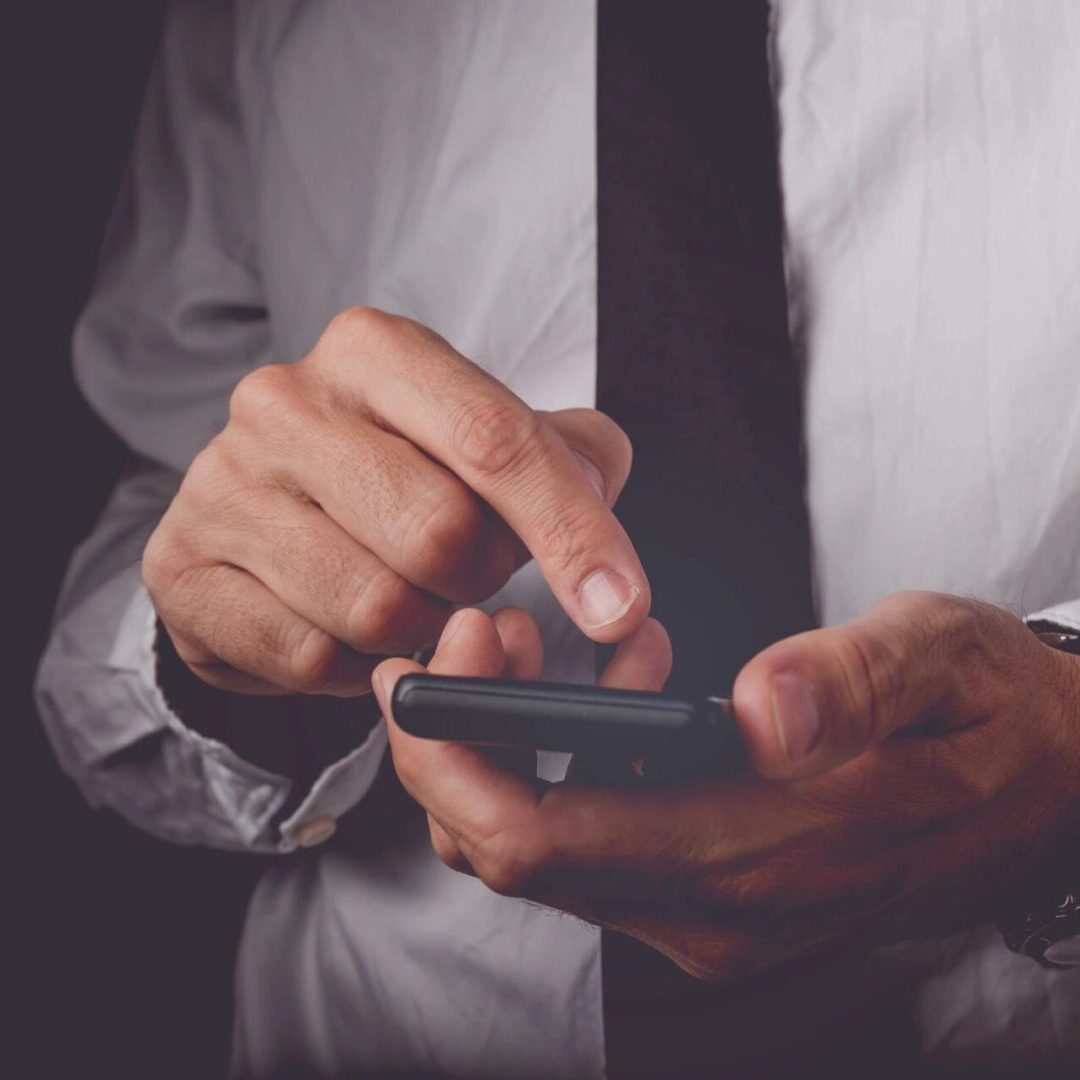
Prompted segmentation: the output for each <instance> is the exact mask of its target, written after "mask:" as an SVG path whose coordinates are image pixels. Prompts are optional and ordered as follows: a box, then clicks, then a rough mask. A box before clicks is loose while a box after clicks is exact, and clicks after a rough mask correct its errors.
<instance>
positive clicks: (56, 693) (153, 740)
mask: <svg viewBox="0 0 1080 1080" xmlns="http://www.w3.org/2000/svg"><path fill="white" fill-rule="evenodd" d="M232 19H233V11H232V5H226V4H219V3H215V2H212V0H203V2H195V3H183V4H174V5H173V6H172V7H171V8H170V10H169V12H168V14H167V17H166V24H165V30H164V35H163V40H162V44H161V47H160V51H159V55H158V57H157V60H156V62H155V67H154V71H153V73H152V75H151V79H150V84H149V86H148V90H147V96H146V101H145V103H144V106H143V112H142V116H141V118H140V122H139V127H138V132H137V135H136V140H135V145H134V148H133V153H132V159H131V163H130V166H129V168H128V171H127V175H126V177H125V180H124V183H123V187H122V190H121V194H120V197H119V200H118V203H117V207H116V209H115V211H114V214H113V218H112V220H111V222H110V225H109V229H108V233H107V236H106V241H105V245H104V249H103V253H102V260H101V264H100V266H99V271H98V279H97V282H96V284H95V288H94V292H93V295H92V296H91V299H90V301H89V303H88V305H87V307H86V309H85V311H84V312H83V314H82V316H81V318H80V320H79V322H78V324H77V326H76V330H75V335H74V340H73V354H74V364H75V371H76V377H77V379H78V382H79V385H80V387H81V389H82V391H83V393H84V394H85V396H86V398H87V400H88V401H89V402H90V404H91V405H92V406H93V408H94V409H95V410H96V411H97V412H98V413H99V414H100V415H101V416H102V417H103V418H104V419H105V420H106V422H107V423H108V424H109V425H110V426H111V427H112V428H113V430H115V431H116V432H117V433H118V434H119V435H120V437H121V438H122V439H123V440H124V441H125V442H126V443H127V444H128V446H129V447H131V448H132V449H133V450H134V451H135V452H136V454H137V455H138V457H139V458H140V460H141V461H142V462H143V465H142V467H141V468H140V469H139V470H138V471H137V472H136V473H135V474H133V475H132V476H130V477H128V478H126V479H125V480H124V481H122V482H121V484H120V485H119V487H118V488H117V490H116V491H115V492H114V493H113V496H112V498H111V500H110V501H109V504H108V505H107V507H106V509H105V511H104V512H103V514H102V517H101V519H100V521H99V522H98V524H97V526H96V528H95V529H94V531H93V533H92V534H91V536H90V537H89V538H88V539H87V540H86V541H85V542H84V543H83V544H82V545H81V546H80V548H79V549H78V550H77V552H76V553H75V555H74V558H73V560H72V563H71V565H70V567H69V570H68V573H67V577H66V580H65V582H64V585H63V587H62V590H61V596H60V600H59V604H58V608H57V612H56V618H55V623H54V629H53V633H52V636H51V639H50V641H49V643H48V646H47V648H46V652H45V654H44V656H43V658H42V661H41V665H40V668H39V671H38V678H37V685H36V693H37V701H38V705H39V708H40V711H41V715H42V718H43V721H44V724H45V727H46V729H47V732H48V735H49V738H50V740H51V742H52V745H53V747H54V749H55V752H56V754H57V757H58V759H59V761H60V763H61V766H62V767H63V768H64V769H65V770H66V771H67V772H68V773H69V774H70V775H71V777H72V778H73V779H74V780H75V782H76V783H77V784H78V786H79V787H80V788H81V790H82V791H83V793H84V794H85V796H86V797H87V799H88V800H89V801H90V802H91V803H92V804H93V805H95V806H107V807H110V808H111V809H113V810H115V811H116V812H117V813H119V814H120V815H121V816H123V817H124V818H126V819H128V820H129V821H131V822H133V823H134V824H136V825H138V826H140V827H141V828H143V829H146V830H147V831H149V832H152V833H154V834H156V835H159V836H162V837H165V838H167V839H171V840H174V841H178V842H181V843H192V844H209V845H212V846H215V847H222V848H232V849H241V850H259V851H288V850H291V849H292V848H294V847H296V846H297V845H298V844H303V843H306V842H310V841H311V840H312V839H315V838H321V837H323V836H325V835H326V834H327V832H328V828H327V823H328V822H332V821H333V820H334V819H335V818H337V817H338V816H340V815H341V814H342V813H344V812H345V810H347V809H348V808H349V807H350V806H352V805H353V804H354V803H356V802H357V801H358V800H359V799H360V798H362V796H363V794H364V793H365V792H366V790H367V788H368V787H369V786H370V784H371V782H372V781H373V779H374V776H375V773H376V772H377V770H378V767H379V764H380V762H381V760H382V757H383V754H384V750H385V746H386V734H385V728H384V726H383V724H382V722H381V721H380V722H379V723H378V724H376V725H375V727H374V728H373V729H371V730H370V731H369V732H367V733H366V737H364V738H362V739H358V743H359V745H357V746H356V747H355V748H354V749H353V750H351V751H350V752H348V753H347V754H346V755H345V756H344V757H343V758H342V759H340V760H338V761H336V762H335V763H333V764H331V765H330V766H329V767H328V768H326V769H325V770H324V771H323V772H322V774H321V775H320V776H319V777H318V779H317V780H316V782H315V784H314V786H313V787H312V789H311V790H310V791H309V792H307V793H306V794H305V793H302V792H297V793H293V797H292V798H290V792H291V787H292V782H291V781H290V779H289V778H288V777H285V776H281V775H277V774H275V773H273V772H269V771H267V770H265V769H263V768H260V767H258V766H256V765H254V764H252V763H250V762H248V761H245V760H244V759H243V758H242V757H240V756H239V755H238V754H236V753H234V752H233V750H231V749H230V748H229V747H228V746H226V745H224V744H223V743H221V742H219V741H216V740H214V739H211V738H208V737H206V736H204V735H201V734H199V733H198V732H197V731H195V730H192V728H191V727H189V726H186V725H185V724H184V723H183V722H182V720H181V719H180V717H179V716H178V715H177V714H176V712H175V711H174V710H172V709H171V708H170V707H169V705H168V703H167V702H166V700H165V697H164V696H163V694H162V692H161V689H160V687H159V685H158V682H157V665H156V659H157V657H156V644H157V638H156V616H155V612H154V609H153V605H152V603H151V601H150V597H149V596H148V594H147V592H146V590H145V588H144V587H143V585H142V583H141V573H140V562H141V555H142V549H143V546H144V545H145V542H146V539H147V537H148V536H149V534H150V532H151V531H152V529H153V527H154V525H155V524H156V522H157V520H158V519H159V518H160V516H161V514H162V513H163V512H164V510H165V508H166V507H167V506H168V503H169V501H170V500H171V499H172V497H173V495H174V494H175V491H176V488H177V486H178V485H179V482H180V477H181V475H182V473H183V472H184V470H185V469H186V468H187V466H188V464H189V463H190V461H191V459H192V457H193V456H194V455H195V454H196V453H197V452H198V450H199V449H200V448H201V447H202V446H203V445H205V444H206V442H208V441H209V439H210V438H211V437H212V436H213V435H214V434H215V433H216V431H218V430H219V429H220V427H221V426H222V424H223V423H224V420H225V418H226V416H227V411H228V398H229V395H230V393H231V391H232V388H233V387H234V386H235V384H236V383H237V381H238V380H239V379H240V378H241V377H242V376H243V375H244V374H245V373H246V372H247V371H249V370H251V369H252V368H254V367H256V366H258V365H260V364H262V363H266V362H268V361H269V360H271V359H273V356H272V348H271V335H270V331H269V320H268V317H267V312H266V309H265V305H264V302H263V297H262V292H261V288H260V282H259V274H258V268H257V263H256V257H255V253H256V245H255V242H254V228H253V222H252V204H253V199H252V193H251V192H252V187H251V184H250V183H249V179H250V174H249V166H248V162H247V155H246V148H245V140H244V130H243V125H242V122H241V116H240V109H239V107H238V104H237V100H236V95H235V93H234V87H233V66H234V64H233V60H234V58H233V27H232ZM192 719H193V720H194V718H192ZM298 796H299V798H298ZM287 800H288V805H289V806H292V805H296V809H295V810H294V811H293V812H291V813H290V814H289V816H288V817H287V818H286V819H285V820H284V821H279V818H280V817H281V815H282V811H283V807H285V806H286V804H287ZM313 825H314V827H313ZM305 838H307V839H305Z"/></svg>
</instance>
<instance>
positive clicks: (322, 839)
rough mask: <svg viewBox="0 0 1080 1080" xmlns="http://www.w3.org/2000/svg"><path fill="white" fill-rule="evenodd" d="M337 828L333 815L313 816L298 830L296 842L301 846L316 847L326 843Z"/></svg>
mask: <svg viewBox="0 0 1080 1080" xmlns="http://www.w3.org/2000/svg"><path fill="white" fill-rule="evenodd" d="M336 830H337V822H336V821H335V820H334V819H333V818H332V817H325V816H324V817H317V818H312V819H311V820H310V821H305V822H304V824H303V825H301V826H300V828H298V829H297V830H296V842H297V843H298V844H299V845H300V846H301V847H315V846H316V845H317V844H324V843H326V841H327V840H329V839H330V837H331V836H333V835H334V832H335V831H336Z"/></svg>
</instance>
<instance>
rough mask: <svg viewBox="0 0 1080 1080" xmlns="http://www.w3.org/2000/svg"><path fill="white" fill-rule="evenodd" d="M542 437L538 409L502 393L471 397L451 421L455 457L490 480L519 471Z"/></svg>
mask: <svg viewBox="0 0 1080 1080" xmlns="http://www.w3.org/2000/svg"><path fill="white" fill-rule="evenodd" d="M540 439H541V432H540V418H539V417H538V416H537V415H536V413H534V412H533V411H532V410H531V409H529V408H527V407H526V406H523V405H522V404H521V403H520V402H518V401H516V400H515V399H514V398H511V397H504V396H502V395H491V396H488V397H483V398H477V399H475V400H472V401H469V402H468V403H467V404H465V405H463V406H461V407H460V408H459V409H458V410H457V413H456V415H455V416H454V417H453V418H452V420H451V422H450V430H449V445H450V452H451V454H452V456H453V459H454V460H455V461H456V462H458V463H460V464H461V465H463V466H464V467H465V468H466V469H467V470H469V471H471V472H473V473H475V474H477V475H479V476H483V477H485V478H487V479H489V480H497V479H499V478H501V477H502V476H504V475H506V474H509V473H513V472H516V471H518V469H519V467H520V466H521V465H522V464H523V463H524V462H526V461H527V460H528V458H529V456H530V454H532V453H534V452H535V451H537V450H538V449H539V444H540Z"/></svg>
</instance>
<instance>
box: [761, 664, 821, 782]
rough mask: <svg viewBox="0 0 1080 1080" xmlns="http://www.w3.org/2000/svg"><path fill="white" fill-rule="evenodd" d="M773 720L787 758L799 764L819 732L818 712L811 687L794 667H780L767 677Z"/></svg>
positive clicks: (808, 754) (792, 762) (793, 763)
mask: <svg viewBox="0 0 1080 1080" xmlns="http://www.w3.org/2000/svg"><path fill="white" fill-rule="evenodd" d="M769 688H770V692H771V695H772V710H773V723H774V724H775V725H776V733H777V736H778V737H779V739H780V745H781V746H782V747H783V749H784V753H785V755H786V756H787V759H788V761H790V762H791V764H792V765H798V764H801V763H802V762H803V761H805V760H806V758H808V757H809V756H810V754H811V753H812V752H813V749H814V747H815V746H816V745H817V741H818V738H819V737H820V735H821V714H820V713H819V712H818V707H817V701H816V699H815V698H814V687H813V686H812V685H811V684H810V682H809V681H808V680H807V679H804V678H803V677H802V676H801V675H797V674H796V673H795V672H794V671H782V672H780V674H778V675H774V676H773V677H772V678H771V679H770V680H769Z"/></svg>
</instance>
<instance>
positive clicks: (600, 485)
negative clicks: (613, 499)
mask: <svg viewBox="0 0 1080 1080" xmlns="http://www.w3.org/2000/svg"><path fill="white" fill-rule="evenodd" d="M571 453H572V454H573V455H574V457H576V458H577V463H578V465H580V466H581V471H582V472H583V473H584V474H585V478H586V479H587V480H588V481H589V483H590V484H592V486H593V488H594V489H595V490H596V494H597V495H599V496H600V498H601V499H603V500H604V502H607V484H605V483H604V474H603V473H602V472H601V471H600V470H599V469H598V468H597V467H596V466H595V465H594V464H593V463H592V462H591V461H590V460H589V459H588V458H587V457H586V456H585V455H584V454H582V453H580V452H579V451H577V450H572V451H571Z"/></svg>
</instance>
